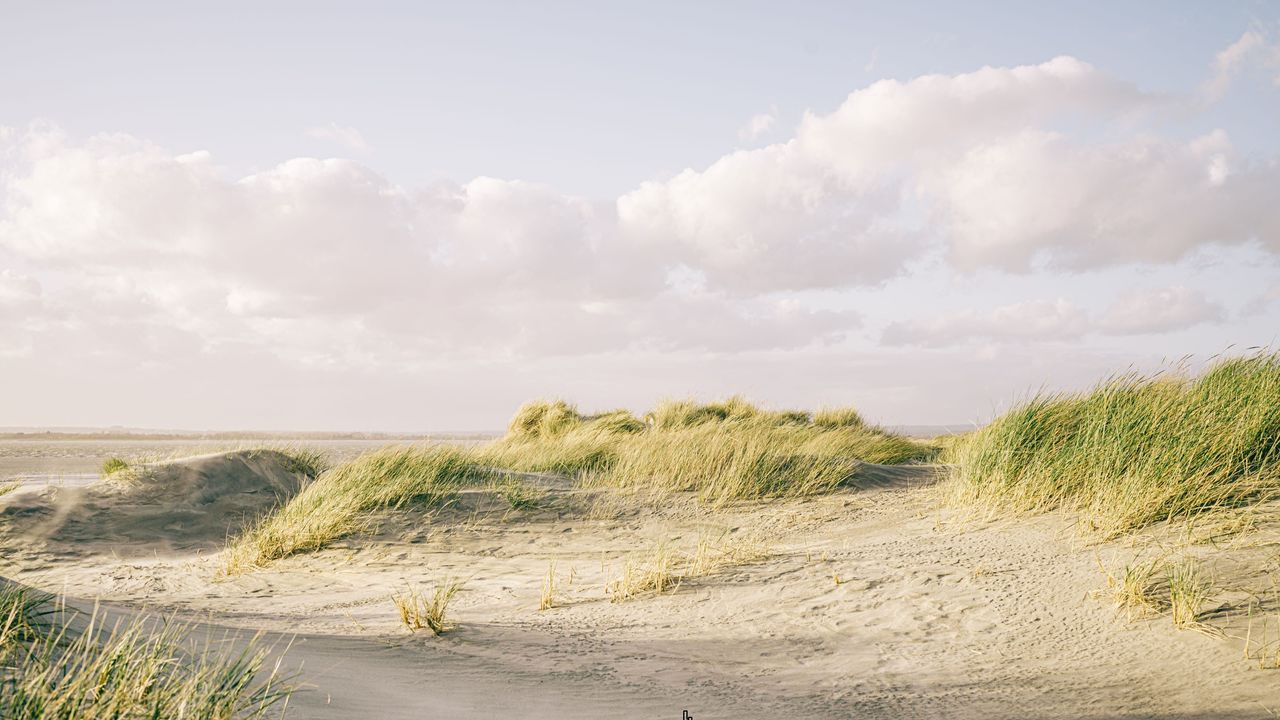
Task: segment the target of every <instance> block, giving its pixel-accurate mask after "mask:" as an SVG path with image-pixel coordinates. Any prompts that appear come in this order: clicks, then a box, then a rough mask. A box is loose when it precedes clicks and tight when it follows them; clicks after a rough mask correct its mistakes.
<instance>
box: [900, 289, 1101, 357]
mask: <svg viewBox="0 0 1280 720" xmlns="http://www.w3.org/2000/svg"><path fill="white" fill-rule="evenodd" d="M1088 326H1089V321H1088V317H1087V316H1086V314H1085V312H1084V311H1083V310H1081V309H1080V308H1079V307H1077V306H1076V305H1074V304H1072V303H1070V302H1068V301H1067V300H1065V299H1062V298H1058V299H1057V300H1031V301H1026V302H1020V303H1014V304H1011V305H1003V306H1000V307H997V308H995V309H994V310H992V311H990V312H987V313H979V312H976V311H973V310H964V311H960V312H951V313H939V314H938V315H936V316H934V317H931V318H925V319H920V320H911V321H897V322H893V323H890V324H889V325H888V326H887V327H886V328H885V330H884V333H883V335H882V337H881V339H882V341H883V342H884V343H885V344H886V345H920V346H925V347H944V346H949V345H959V344H964V343H974V342H986V341H1016V342H1026V341H1045V340H1052V341H1066V340H1074V339H1077V338H1079V337H1080V336H1081V335H1083V334H1084V333H1085V332H1086V331H1087V330H1088Z"/></svg>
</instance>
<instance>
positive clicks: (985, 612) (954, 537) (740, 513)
mask: <svg viewBox="0 0 1280 720" xmlns="http://www.w3.org/2000/svg"><path fill="white" fill-rule="evenodd" d="M255 462H256V461H255ZM237 463H238V464H237ZM180 465H181V467H182V468H184V469H182V470H181V471H175V472H178V473H179V474H178V475H175V476H174V477H177V478H186V480H184V482H186V481H191V482H196V481H197V480H198V483H203V485H200V486H201V487H204V486H207V485H209V484H210V483H220V482H223V481H222V480H219V479H218V478H219V477H221V476H219V475H218V474H217V473H218V472H226V473H231V472H233V469H234V468H240V469H234V472H235V473H246V472H248V473H259V474H266V475H271V473H272V472H274V471H270V470H269V469H266V470H264V469H263V467H260V466H256V465H253V464H252V463H251V462H249V461H245V460H243V459H237V457H236V456H234V455H233V456H210V457H206V458H203V459H199V460H195V461H191V462H187V463H185V464H180ZM233 466H234V467H233ZM241 466H243V468H241ZM251 466H252V467H251ZM211 468H213V469H212V470H211ZM218 468H223V470H217V469H218ZM229 468H230V469H229ZM255 468H256V469H255ZM938 475H939V469H938V468H934V467H929V466H914V467H899V468H886V467H880V466H867V467H865V468H864V470H863V472H861V473H859V475H858V476H857V478H855V480H854V481H853V482H852V483H850V485H849V486H848V487H847V488H844V489H842V490H840V491H839V492H836V493H834V494H831V495H826V496H821V497H815V498H808V499H801V500H786V501H767V502H752V503H742V504H738V505H735V506H732V507H728V508H722V509H719V510H713V509H710V508H707V507H705V506H702V505H699V504H698V503H697V502H696V500H695V499H694V498H692V497H686V496H681V495H667V496H665V497H662V498H646V497H643V496H619V495H616V494H610V493H608V492H604V491H597V490H586V489H580V488H577V487H575V486H574V484H573V483H571V482H569V481H567V480H565V479H562V478H556V477H554V476H524V480H525V481H526V482H528V483H529V484H530V485H536V486H537V487H538V488H539V491H538V492H539V494H540V497H539V499H538V501H537V503H536V506H534V507H526V508H523V509H513V508H512V507H511V506H510V504H509V503H508V502H507V500H505V499H504V498H503V497H502V496H501V495H500V494H499V493H497V492H494V491H489V490H475V491H465V492H463V493H461V494H460V495H459V497H458V498H457V499H456V500H455V501H454V502H452V503H450V504H449V505H448V506H446V507H444V508H437V509H433V510H426V511H419V510H413V511H397V512H387V513H384V514H383V515H382V516H381V517H380V518H379V523H378V525H377V529H376V531H374V532H371V533H369V534H366V535H362V536H359V537H349V538H346V539H344V540H342V541H340V542H338V543H337V544H335V545H334V546H332V547H330V548H328V549H326V550H324V551H321V552H318V553H313V554H308V555H300V556H295V557H291V558H287V559H285V560H283V561H280V562H278V563H277V564H275V565H273V566H271V567H270V568H268V569H265V570H262V571H260V572H254V573H250V574H246V575H241V576H237V577H233V578H219V577H218V569H219V557H218V553H219V550H220V547H221V545H222V543H223V541H224V539H225V531H222V530H221V529H220V527H221V526H219V525H217V524H216V523H206V525H199V523H196V522H195V521H194V520H192V519H191V518H193V517H195V516H184V517H187V519H186V520H184V521H183V522H182V523H177V524H171V525H170V526H166V525H165V524H164V523H155V522H153V523H152V524H150V525H147V528H149V529H148V530H147V531H146V532H143V533H137V532H132V533H131V532H128V531H126V530H125V529H124V528H128V527H134V526H135V525H136V522H135V521H134V520H132V519H126V520H123V521H120V522H113V521H112V520H111V517H112V516H113V514H114V515H115V516H116V517H118V518H124V517H126V516H127V515H128V513H129V512H145V513H146V517H148V518H152V519H154V515H155V512H154V511H155V510H156V509H157V508H156V507H150V508H145V509H143V510H139V508H138V507H132V508H129V507H124V506H123V505H112V504H111V503H110V502H108V500H109V496H108V495H101V496H94V497H95V498H96V499H92V500H86V499H85V498H83V497H82V498H79V499H78V500H77V499H75V497H77V496H75V493H76V492H77V491H75V490H71V489H67V490H49V489H46V490H43V491H41V493H40V494H37V493H21V494H18V495H17V496H15V497H13V498H9V499H0V524H3V523H8V524H9V527H8V528H5V527H0V538H2V539H0V543H2V544H0V558H2V560H0V575H3V576H5V577H8V578H11V579H14V580H17V581H20V582H24V583H28V584H31V585H35V586H38V587H41V588H44V589H46V590H49V591H52V592H57V593H63V594H65V595H66V596H68V597H70V598H73V602H79V603H84V604H86V605H88V604H91V603H93V602H94V601H102V602H106V603H108V604H110V605H111V606H113V607H117V608H124V609H127V610H136V609H141V608H147V609H149V610H152V611H158V612H161V613H174V614H177V615H179V616H182V617H184V618H190V619H193V620H198V621H200V622H203V623H208V624H210V625H212V626H215V627H231V628H244V629H248V630H264V631H267V632H268V633H271V634H272V637H273V638H276V639H278V640H280V642H281V643H282V644H284V643H288V642H291V645H290V647H289V648H288V650H287V652H286V653H285V662H286V665H287V666H290V667H294V668H295V669H299V670H300V673H301V675H300V678H301V680H302V682H303V683H304V685H305V689H304V690H303V691H302V692H300V693H298V694H297V695H295V697H294V698H293V699H292V701H291V703H290V705H289V714H288V717H296V718H313V717H314V718H360V717H369V718H421V717H433V716H441V717H453V718H488V717H532V718H551V717H556V718H562V717H577V716H581V717H601V718H663V717H670V718H679V717H681V714H682V712H684V711H686V710H687V711H688V712H689V713H690V714H691V715H692V716H693V717H695V718H698V719H699V720H701V719H705V718H778V717H794V718H1028V717H1042V718H1266V717H1273V716H1274V713H1276V712H1278V711H1280V671H1266V670H1260V669H1257V668H1256V663H1251V662H1249V661H1247V660H1245V659H1243V658H1242V653H1243V648H1244V641H1243V639H1242V636H1243V634H1244V627H1243V625H1242V624H1241V622H1243V620H1242V619H1241V618H1239V617H1237V618H1235V619H1234V620H1233V619H1232V618H1231V617H1228V615H1230V613H1224V618H1223V621H1222V622H1221V623H1220V625H1221V626H1222V627H1223V628H1225V630H1224V631H1222V632H1220V633H1215V634H1212V635H1211V634H1209V633H1205V632H1196V631H1189V630H1178V629H1176V628H1174V627H1173V625H1172V624H1171V623H1170V622H1169V619H1168V617H1154V618H1148V619H1137V620H1134V619H1131V618H1129V617H1126V615H1125V614H1124V613H1122V612H1119V611H1117V609H1116V608H1115V607H1114V605H1112V604H1111V603H1110V602H1109V600H1108V599H1107V598H1106V597H1105V592H1104V591H1105V587H1106V583H1105V573H1104V572H1103V570H1102V568H1104V567H1110V568H1116V567H1121V566H1123V564H1124V563H1125V562H1127V561H1128V560H1129V559H1131V558H1132V556H1133V555H1134V554H1135V553H1137V552H1139V551H1137V550H1135V549H1134V545H1133V544H1132V543H1126V542H1099V541H1097V540H1096V539H1092V538H1089V537H1087V536H1085V535H1082V534H1081V533H1080V532H1079V531H1078V529H1077V527H1076V524H1075V523H1074V521H1073V518H1071V517H1069V516H1067V515H1064V514H1054V515H1045V516H1037V517H1031V518H1024V519H1017V520H1010V521H1003V522H999V523H987V522H978V521H975V520H974V519H972V518H961V517H957V516H955V515H954V514H953V513H951V512H950V511H946V510H943V509H940V507H939V504H938V502H937V496H936V493H935V492H934V488H933V485H934V483H935V481H936V479H937V477H938ZM272 477H274V478H275V479H274V480H272V482H277V483H279V482H285V480H286V479H282V478H281V477H276V476H274V475H273V476H272ZM241 480H244V478H241ZM37 496H38V497H37ZM236 496H237V497H239V498H240V500H239V501H244V502H248V500H245V498H244V497H240V496H246V497H249V496H252V493H251V492H248V491H245V490H243V489H241V490H237V492H236ZM59 497H61V499H59ZM40 498H43V500H41V499H40ZM104 498H107V499H104ZM249 499H250V500H251V499H252V497H249ZM40 501H44V502H51V503H54V504H61V505H60V507H62V508H63V509H64V510H66V509H67V508H70V510H68V511H67V512H58V513H55V514H54V515H50V516H49V517H53V516H56V517H58V518H59V520H58V522H63V521H64V520H66V519H67V518H71V520H69V521H67V522H68V524H66V525H64V526H61V528H60V527H59V526H58V525H57V524H56V523H55V524H54V525H50V524H48V523H34V522H32V521H30V517H31V515H30V513H27V514H23V513H20V512H17V511H16V510H15V509H14V508H15V507H16V506H18V505H22V506H23V507H26V508H28V509H30V508H32V507H34V506H35V505H34V504H36V503H38V502H40ZM239 501H238V502H239ZM156 502H159V501H156ZM6 503H7V504H8V508H7V509H6ZM134 505H135V506H136V505H137V503H134ZM227 507H232V506H227ZM234 507H236V508H242V509H243V508H247V507H250V505H235V506H234ZM184 511H185V512H192V511H191V510H190V508H185V509H184ZM219 512H224V513H226V512H234V511H232V510H226V509H223V510H220V511H219ZM77 513H81V514H82V517H79V519H78V520H77V519H76V518H77V517H78V516H77ZM42 517H44V516H42ZM23 518H26V519H23ZM45 519H46V520H47V519H48V518H47V517H45ZM219 522H221V521H219ZM197 526H198V527H201V528H204V529H203V530H200V531H198V532H197V531H195V530H191V528H193V527H197ZM34 527H39V528H40V531H39V532H33V531H32V528H34ZM166 527H171V528H172V532H168V531H166V529H165V528H166ZM183 528H185V530H183ZM179 530H182V532H186V534H185V535H183V534H182V532H179ZM174 533H177V535H181V537H180V538H179V539H178V540H175V537H176V536H175V535H174ZM700 540H701V541H703V542H704V543H706V542H711V543H712V544H716V545H717V546H718V547H722V548H733V547H738V548H750V549H751V552H750V553H747V554H745V555H744V556H743V558H741V559H740V561H739V562H736V563H726V564H724V565H723V566H722V567H720V568H718V569H716V570H715V571H713V572H710V573H708V574H704V575H701V576H698V577H689V578H686V579H684V580H683V581H681V582H680V584H679V585H678V587H676V588H675V589H674V590H672V591H669V592H666V593H663V594H660V595H649V596H645V597H640V598H637V599H634V600H630V601H626V602H612V601H611V595H610V594H609V592H608V591H607V587H608V585H609V583H610V582H611V581H612V580H614V579H615V578H616V577H618V575H619V574H620V572H621V568H622V564H623V563H624V561H625V559H626V558H627V557H629V556H635V555H636V554H637V553H640V554H643V553H644V552H646V551H648V550H650V549H652V548H655V547H657V546H659V545H661V544H665V545H666V546H667V547H668V548H669V549H671V550H672V551H673V552H675V553H683V554H689V555H692V554H693V553H694V552H695V548H696V546H697V544H698V542H699V541H700ZM1249 547H1250V548H1251V549H1250V550H1249V552H1254V553H1268V552H1270V553H1272V554H1273V555H1274V549H1275V547H1276V546H1275V545H1274V543H1272V544H1269V543H1268V542H1267V541H1265V539H1263V540H1259V539H1257V538H1256V537H1255V539H1254V541H1252V542H1251V543H1250V545H1249ZM553 563H554V571H552V575H553V577H554V578H555V588H554V592H553V599H554V606H553V607H551V608H550V609H545V610H539V604H540V598H541V596H542V594H543V588H544V584H545V582H546V578H547V575H548V573H549V571H551V567H552V564H553ZM1257 566H1258V563H1256V562H1254V563H1251V564H1250V567H1257ZM447 579H458V580H462V581H464V582H465V585H464V587H463V590H462V591H461V592H460V593H459V595H458V596H457V598H456V600H455V601H454V604H453V605H452V606H451V608H450V619H451V620H453V621H454V622H456V624H457V627H456V628H455V629H454V630H452V631H451V632H449V633H447V634H445V635H442V636H439V637H436V636H432V635H430V634H429V633H422V632H419V633H410V632H408V631H407V630H406V629H405V628H404V627H403V626H402V625H401V624H400V622H399V619H398V617H397V614H396V610H395V607H394V606H393V604H392V602H391V600H390V598H391V596H392V595H393V594H395V593H398V592H403V591H404V590H405V589H406V588H415V589H424V590H429V589H430V588H431V587H432V586H433V585H434V584H436V583H438V582H443V581H445V580H447ZM1252 580H1258V578H1253V579H1252ZM1224 582H1227V580H1224Z"/></svg>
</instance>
